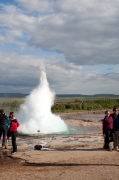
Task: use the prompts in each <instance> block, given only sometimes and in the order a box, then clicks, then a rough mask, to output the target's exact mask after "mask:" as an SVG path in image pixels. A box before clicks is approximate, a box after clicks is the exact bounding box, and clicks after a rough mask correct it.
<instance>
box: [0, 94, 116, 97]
mask: <svg viewBox="0 0 119 180" xmlns="http://www.w3.org/2000/svg"><path fill="white" fill-rule="evenodd" d="M28 95H29V94H22V93H0V97H4V98H8V97H21V98H22V97H23V98H24V97H26V96H28ZM115 96H119V95H115V94H94V95H83V94H56V97H57V98H58V97H59V98H65V97H66V98H68V97H115Z"/></svg>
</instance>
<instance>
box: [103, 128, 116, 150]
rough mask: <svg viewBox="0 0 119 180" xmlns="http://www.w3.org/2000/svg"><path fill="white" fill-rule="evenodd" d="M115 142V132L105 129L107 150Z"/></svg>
mask: <svg viewBox="0 0 119 180" xmlns="http://www.w3.org/2000/svg"><path fill="white" fill-rule="evenodd" d="M113 141H114V137H113V131H112V130H111V129H105V145H104V146H105V149H108V148H109V143H110V142H113Z"/></svg>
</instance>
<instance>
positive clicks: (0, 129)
mask: <svg viewBox="0 0 119 180" xmlns="http://www.w3.org/2000/svg"><path fill="white" fill-rule="evenodd" d="M6 120H7V116H6V115H5V113H4V109H1V110H0V140H1V137H2V136H3V139H2V147H5V138H6Z"/></svg>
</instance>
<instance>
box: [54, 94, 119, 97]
mask: <svg viewBox="0 0 119 180" xmlns="http://www.w3.org/2000/svg"><path fill="white" fill-rule="evenodd" d="M115 96H119V95H115V94H94V95H82V94H56V97H115Z"/></svg>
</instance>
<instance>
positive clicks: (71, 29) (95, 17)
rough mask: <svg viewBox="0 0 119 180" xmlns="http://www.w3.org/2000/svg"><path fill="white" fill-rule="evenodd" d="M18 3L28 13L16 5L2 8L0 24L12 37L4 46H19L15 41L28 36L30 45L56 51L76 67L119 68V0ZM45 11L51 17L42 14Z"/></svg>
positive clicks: (25, 1) (23, 1)
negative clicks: (99, 65) (115, 66)
mask: <svg viewBox="0 0 119 180" xmlns="http://www.w3.org/2000/svg"><path fill="white" fill-rule="evenodd" d="M17 2H18V3H19V4H21V5H22V6H23V7H24V8H26V9H27V11H25V10H23V9H21V8H20V7H16V6H13V5H1V6H2V11H1V14H0V24H1V25H2V26H3V27H4V28H6V34H7V33H8V34H9V38H8V37H6V36H3V37H4V38H3V39H2V37H1V40H2V41H3V42H4V41H5V40H7V41H8V42H10V43H11V42H12V41H13V43H15V41H16V43H17V44H18V42H17V41H18V40H17V39H15V38H16V37H23V34H24V33H26V34H27V35H28V38H27V40H28V42H27V43H28V45H30V46H36V47H39V48H42V49H45V50H48V51H52V50H53V51H54V50H55V51H57V52H58V53H62V54H64V56H65V57H66V59H67V60H68V61H70V62H73V63H75V64H80V65H88V64H89V65H95V64H112V59H113V62H114V63H117V64H118V47H119V41H118V29H119V23H118V16H119V11H118V7H119V2H118V0H116V1H109V0H108V1H107V0H105V1H94V0H91V1H87V0H85V1H84V0H80V1H79V0H75V3H74V1H73V0H66V1H63V0H59V1H53V0H52V1H50V0H44V1H43V0H39V1H38V0H35V1H28V0H22V1H21V0H17ZM28 10H29V13H30V12H31V11H37V16H35V15H34V14H29V13H28ZM42 11H46V12H47V13H44V14H41V12H42ZM51 11H52V12H53V14H51V13H50V12H51ZM12 32H15V33H14V34H12ZM5 37H6V38H5ZM10 37H11V38H10ZM20 45H21V44H20Z"/></svg>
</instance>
